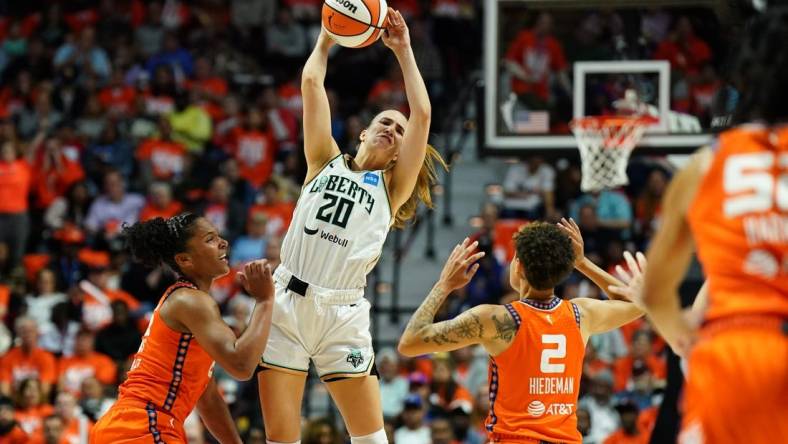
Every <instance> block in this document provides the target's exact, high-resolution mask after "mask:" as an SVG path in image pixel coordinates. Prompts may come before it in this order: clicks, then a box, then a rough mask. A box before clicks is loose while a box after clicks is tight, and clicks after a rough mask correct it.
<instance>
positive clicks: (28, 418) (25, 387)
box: [14, 378, 54, 437]
mask: <svg viewBox="0 0 788 444" xmlns="http://www.w3.org/2000/svg"><path fill="white" fill-rule="evenodd" d="M45 399H46V396H45V395H44V394H43V393H42V391H41V383H40V382H39V381H38V379H35V378H29V379H25V380H23V381H22V383H21V384H20V385H19V392H18V393H17V396H16V412H15V413H14V419H16V421H17V422H18V423H19V427H21V428H22V430H24V432H25V433H27V435H28V436H30V437H33V436H35V435H37V434H39V433H41V431H42V429H43V422H44V418H46V417H47V416H49V415H51V414H52V413H53V412H54V409H53V408H52V406H51V405H49V404H47V403H46V402H45V401H44V400H45Z"/></svg>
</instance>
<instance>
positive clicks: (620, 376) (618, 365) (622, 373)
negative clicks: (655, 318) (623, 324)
mask: <svg viewBox="0 0 788 444" xmlns="http://www.w3.org/2000/svg"><path fill="white" fill-rule="evenodd" d="M636 364H644V365H645V366H646V367H647V368H648V369H649V371H650V372H651V375H652V376H653V377H654V379H655V381H656V384H657V385H660V384H661V383H663V382H664V381H665V377H666V375H667V365H666V363H665V359H664V358H660V357H658V356H655V355H654V353H653V346H652V343H651V335H650V334H649V332H646V331H638V332H636V333H635V334H634V336H633V337H632V349H631V351H630V355H629V356H627V357H624V358H619V359H618V360H616V362H615V364H614V371H615V386H614V387H615V391H617V392H620V391H623V390H626V389H627V388H628V387H629V386H630V384H631V383H632V382H633V381H632V377H633V374H632V370H633V368H634V367H635V366H636Z"/></svg>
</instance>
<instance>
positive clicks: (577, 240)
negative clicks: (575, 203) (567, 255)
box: [558, 218, 628, 301]
mask: <svg viewBox="0 0 788 444" xmlns="http://www.w3.org/2000/svg"><path fill="white" fill-rule="evenodd" d="M558 227H559V228H561V229H562V230H563V231H564V232H565V233H566V234H567V235H568V236H569V238H570V239H572V249H573V250H574V252H575V268H576V269H577V271H579V272H581V273H583V275H584V276H585V277H587V278H589V279H591V281H592V282H593V283H594V284H596V286H597V287H599V288H601V289H602V291H604V292H605V293H607V294H608V296H609V297H610V298H611V299H621V300H625V301H626V300H628V299H627V298H626V297H624V296H622V295H621V294H617V293H612V292H609V291H608V288H609V287H610V286H611V285H613V286H617V287H624V286H625V284H624V283H623V282H621V281H620V280H618V279H616V278H615V277H614V276H613V275H611V274H610V273H608V272H606V271H605V270H603V269H601V268H599V267H598V266H597V265H596V264H595V263H593V262H591V260H590V259H588V258H587V257H585V254H584V250H583V248H584V243H583V235H582V234H581V233H580V227H578V226H577V224H576V223H575V221H574V219H572V218H570V219H569V220H567V219H564V218H561V222H559V223H558Z"/></svg>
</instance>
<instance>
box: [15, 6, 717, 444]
mask: <svg viewBox="0 0 788 444" xmlns="http://www.w3.org/2000/svg"><path fill="white" fill-rule="evenodd" d="M321 4H322V2H321V1H320V0H279V1H274V0H195V1H190V2H185V1H177V0H166V1H156V0H152V1H143V0H103V1H92V0H71V1H67V2H66V1H54V0H50V1H46V0H30V1H27V2H15V1H13V2H0V14H1V15H0V79H2V82H1V85H2V87H0V319H2V323H0V443H5V442H14V441H10V440H11V439H12V438H13V436H16V434H18V433H20V432H21V433H23V434H24V436H29V437H30V438H29V439H30V442H47V443H61V442H62V443H83V442H87V441H86V436H87V431H88V430H89V428H90V427H91V424H92V422H93V421H95V420H96V418H98V417H99V416H100V415H101V414H102V413H103V412H104V411H106V410H107V409H108V408H109V406H110V405H111V403H112V402H113V400H114V396H115V395H116V393H117V387H118V385H119V384H120V383H121V382H122V381H123V380H124V377H125V373H126V370H127V368H128V365H129V364H130V362H131V359H130V357H131V355H132V354H133V353H134V352H136V350H137V348H138V346H139V342H140V338H141V335H142V334H143V333H144V331H145V328H146V326H147V320H148V318H149V316H150V313H151V310H152V309H153V308H154V307H155V305H156V303H157V302H158V298H159V297H160V296H161V294H162V292H163V290H164V289H165V288H166V287H167V286H168V285H169V284H170V283H171V282H172V281H173V276H172V275H171V274H170V273H169V272H168V271H166V270H150V269H145V268H143V267H142V266H140V265H138V264H135V263H133V262H132V261H131V260H130V258H129V257H128V254H127V252H125V251H124V244H123V239H122V238H121V236H120V232H121V228H122V227H123V225H124V224H131V223H134V222H135V221H138V220H147V219H150V218H154V217H158V216H162V217H169V216H172V215H175V214H178V213H179V212H181V211H194V212H198V213H200V214H203V215H205V217H207V218H208V219H209V220H210V221H211V222H212V223H213V224H214V225H216V226H217V227H218V228H219V230H220V231H221V233H222V235H223V236H224V237H226V238H227V239H228V240H230V241H231V243H232V248H231V250H230V252H231V253H230V255H231V256H230V261H231V265H233V266H238V265H239V264H243V263H244V262H245V261H248V260H250V259H256V258H260V257H266V258H268V259H269V260H270V261H272V262H274V263H277V261H278V257H279V248H280V245H281V237H282V236H283V234H284V232H285V230H286V229H287V227H288V224H289V222H290V217H291V214H292V210H293V208H294V205H295V201H296V199H297V198H298V194H299V192H300V185H301V183H302V180H303V177H304V174H305V167H304V165H305V163H304V159H303V154H302V145H301V133H300V121H301V112H302V110H301V99H300V92H299V90H300V82H299V69H300V67H301V66H302V64H303V62H304V60H305V58H306V56H307V55H308V53H309V51H310V50H311V45H312V42H313V41H314V40H315V37H316V35H317V33H318V32H319V17H320V8H321ZM391 4H392V6H394V7H396V8H398V9H399V10H400V11H401V12H402V13H403V15H404V16H405V17H406V19H407V20H408V24H409V26H410V30H411V37H412V41H413V47H414V51H415V53H416V59H417V61H418V63H419V66H420V69H421V72H422V74H423V76H424V78H425V80H426V83H427V85H428V88H429V91H430V95H431V98H432V102H433V110H434V112H435V114H436V116H440V115H441V114H440V113H441V112H443V110H445V109H446V108H447V106H449V104H450V103H451V100H452V98H453V97H454V96H455V94H456V92H457V90H458V89H459V88H460V86H461V83H462V82H463V80H464V79H467V78H468V76H469V75H470V73H471V72H472V71H474V70H477V69H478V68H479V66H480V65H479V63H480V47H481V31H480V22H481V6H482V2H480V1H473V0H396V1H392V2H391ZM540 17H542V18H540ZM543 17H544V16H542V15H534V20H537V21H540V22H539V23H542V22H541V20H547V19H545V18H543ZM643 17H644V20H645V17H646V16H643ZM608 20H612V19H611V18H609V17H608ZM614 22H615V21H613V22H611V23H614ZM684 23H685V22H684V21H683V19H681V18H678V17H662V18H661V20H660V21H657V23H656V24H654V26H655V27H656V28H657V29H656V31H660V32H661V34H660V33H657V34H655V35H654V37H653V39H654V40H653V42H654V45H655V47H663V46H665V47H666V49H663V50H662V53H664V54H668V56H669V57H672V58H671V61H672V62H674V60H673V59H674V58H675V59H676V60H675V62H674V63H676V64H677V66H676V69H687V70H688V75H689V74H693V75H703V73H704V72H705V71H706V67H707V66H708V65H706V64H703V63H701V62H700V61H699V60H698V59H697V58H694V57H691V58H690V59H689V61H688V59H687V58H686V57H685V56H686V55H687V54H686V53H685V52H682V51H684V50H683V49H680V48H678V49H677V46H676V45H677V44H678V43H676V42H677V41H676V39H673V38H672V37H671V36H673V35H675V32H683V31H681V30H685V29H686V28H687V26H688V25H686V24H684ZM657 25H659V26H657ZM644 26H645V25H644ZM674 31H675V32H674ZM606 35H607V34H606ZM611 35H612V34H611ZM671 39H672V40H671ZM681 41H682V42H683V41H684V40H683V39H682V40H681ZM661 42H666V43H664V44H663V43H661ZM671 42H673V43H671ZM701 43H702V42H701ZM671 45H672V46H671ZM699 47H700V44H699ZM670 48H673V49H670ZM657 52H658V53H659V50H657ZM671 54H672V55H671ZM655 57H656V56H655ZM696 62H697V63H698V66H694V65H693V66H684V65H686V64H687V63H689V64H695V63H696ZM682 66H684V68H682ZM327 84H328V85H329V87H330V89H329V96H330V100H331V106H332V128H333V134H334V137H335V138H336V139H337V141H338V142H339V145H340V147H342V149H343V150H345V151H347V152H349V153H352V152H353V151H354V146H355V143H356V141H357V138H358V134H359V132H360V131H361V130H362V129H363V126H364V125H365V124H366V122H368V121H369V119H370V118H371V116H373V115H374V114H375V113H376V112H377V111H379V110H381V109H386V108H397V109H402V110H404V111H407V103H406V97H405V94H404V86H403V83H402V79H401V75H400V73H399V69H398V67H397V65H396V63H395V60H394V58H393V57H392V56H391V55H390V54H389V53H388V50H387V49H386V48H385V47H383V45H374V46H373V47H371V48H367V49H364V50H357V51H353V50H341V49H338V48H337V49H336V50H335V53H334V55H333V56H332V58H331V61H330V64H329V73H328V79H327ZM433 122H439V119H438V118H434V119H433ZM433 130H434V131H435V132H440V131H441V130H442V129H441V128H440V127H439V125H438V124H435V125H434V128H433ZM631 168H633V169H634V171H635V174H630V177H632V178H633V180H632V184H631V185H630V186H629V187H627V188H626V189H621V190H615V191H603V192H601V193H596V194H582V193H580V189H579V180H580V171H579V166H578V164H577V162H576V161H567V160H561V161H547V160H545V159H543V158H541V157H533V156H532V157H529V158H528V159H526V160H525V161H523V162H517V163H512V164H511V165H510V166H509V169H508V171H507V173H506V176H505V178H504V180H503V181H502V182H501V183H498V184H489V185H487V188H486V192H487V196H488V199H487V201H486V202H484V203H483V205H482V206H481V208H480V212H479V216H478V217H477V218H474V219H472V220H471V224H470V227H469V228H468V229H469V230H477V231H476V233H475V234H474V236H475V237H476V238H478V239H479V240H480V242H481V247H482V248H483V249H486V250H487V251H489V252H490V253H491V254H489V255H488V256H487V257H486V258H485V259H484V263H483V266H482V268H481V269H480V271H479V273H478V274H477V275H476V276H475V277H474V279H473V281H472V282H471V284H470V285H469V286H468V287H467V288H466V289H464V290H462V291H459V292H457V293H456V294H455V295H453V296H452V297H451V298H450V300H449V302H448V303H447V304H446V305H445V307H444V308H443V311H442V312H441V314H440V316H441V317H444V318H445V317H451V316H453V315H455V314H457V313H458V312H459V311H461V310H464V309H466V308H467V307H470V306H472V305H475V304H479V303H498V302H502V301H507V302H508V301H511V300H513V299H515V298H516V295H514V294H513V293H512V290H511V289H510V288H509V287H508V277H507V276H508V271H507V267H508V263H509V261H510V260H511V257H512V254H513V252H512V250H511V247H510V245H509V244H510V239H511V234H512V233H513V232H514V230H516V229H517V227H519V226H520V225H521V224H522V223H524V222H526V221H527V220H531V219H535V218H546V219H548V220H557V219H558V218H559V217H560V216H571V217H573V218H575V220H577V221H578V223H579V225H580V227H581V229H582V230H583V234H584V236H585V246H586V254H587V255H588V256H589V257H591V258H592V259H593V260H594V261H595V262H597V263H598V264H600V265H602V266H603V267H605V268H606V269H608V270H613V268H614V267H615V265H616V264H618V263H620V262H621V259H622V252H623V251H624V250H625V249H629V250H634V249H640V250H642V249H644V248H645V246H646V245H647V243H648V241H649V239H650V236H651V234H652V233H653V231H654V227H655V226H656V224H657V223H658V221H659V202H660V199H661V196H662V193H663V192H664V189H665V186H666V183H667V181H668V180H669V176H670V174H671V170H670V168H669V167H667V166H665V164H662V163H661V162H658V161H653V162H652V161H649V162H643V163H639V164H634V165H633V166H632V167H631ZM459 180H461V178H460V179H459ZM233 275H234V274H233V273H231V274H230V275H228V276H227V277H225V278H222V279H220V280H218V281H217V282H216V283H215V285H214V287H213V289H212V294H213V296H214V298H215V299H216V301H217V303H218V304H219V305H220V307H221V309H222V313H223V314H224V315H225V318H226V320H227V322H228V323H229V324H230V325H231V326H233V328H235V329H236V330H237V331H242V330H243V329H244V328H245V325H246V321H247V319H248V315H249V311H250V305H251V300H250V298H248V297H247V296H246V295H244V294H243V292H242V290H241V289H240V288H239V286H238V285H237V283H236V282H234V280H233V278H232V276H233ZM431 284H432V282H425V283H424V285H425V289H426V288H427V287H428V286H429V285H431ZM558 292H559V295H560V296H563V297H565V298H572V297H577V296H586V297H598V298H604V297H605V296H604V294H602V293H601V292H600V290H599V289H597V288H595V287H594V286H593V284H591V283H590V282H589V281H587V280H585V279H582V278H581V277H580V276H573V277H572V278H571V279H570V280H569V281H568V282H567V283H566V284H565V285H563V286H562V287H561V288H559V289H558ZM664 350H665V347H664V344H663V343H662V342H661V341H660V340H659V339H658V338H657V337H656V335H655V334H654V332H653V330H652V329H651V328H650V326H649V325H648V324H647V323H646V322H645V321H638V322H635V323H633V324H631V325H629V326H627V327H626V328H624V329H621V330H619V331H613V332H610V333H607V334H604V335H600V336H598V337H595V338H593V339H592V340H591V341H590V343H589V346H588V352H587V357H586V365H585V369H584V378H583V382H582V396H581V401H580V405H579V406H577V409H578V410H577V412H578V418H579V427H580V429H581V431H582V432H583V435H584V437H585V439H586V441H585V442H588V443H598V444H602V443H608V444H614V443H625V442H626V443H630V442H647V438H648V435H649V434H650V432H651V429H652V428H653V424H654V419H655V411H656V406H657V405H659V402H660V393H661V390H662V387H663V386H664V383H665V377H666V364H665V358H664ZM378 369H379V372H380V376H381V391H382V395H383V396H382V399H383V410H384V413H385V416H386V427H387V431H389V432H390V442H396V443H398V444H422V443H425V444H426V443H430V442H432V443H434V444H442V443H468V444H475V443H482V442H484V427H483V421H484V418H485V416H486V412H487V409H488V407H489V399H488V391H487V381H486V378H487V356H486V355H485V354H484V352H483V350H481V349H465V350H458V351H456V352H453V353H451V354H444V355H435V356H431V357H421V358H417V359H404V358H403V357H401V356H398V354H397V353H396V352H395V351H394V350H393V349H392V348H387V347H383V346H381V347H379V350H378ZM216 375H217V378H218V379H219V381H220V386H221V387H222V389H223V392H224V396H225V399H226V401H227V403H228V404H229V405H230V407H231V411H232V413H233V415H234V417H235V418H236V420H237V425H238V428H239V430H240V431H241V432H242V436H243V437H244V442H246V443H263V442H265V437H264V432H263V430H262V419H261V414H260V410H259V406H258V401H257V388H256V383H255V381H254V380H253V381H250V382H246V383H238V382H236V381H233V380H232V379H231V378H230V377H229V376H227V375H226V374H224V373H223V372H222V371H221V369H217V371H216ZM324 415H328V416H326V417H323V416H324ZM337 418H338V417H337V416H336V415H335V414H333V412H331V411H324V412H319V414H315V413H314V412H312V411H305V419H304V439H303V442H304V443H307V444H309V443H326V444H331V443H339V442H344V441H346V436H345V433H344V431H343V428H342V426H341V424H340V423H339V422H338V421H337ZM187 428H188V430H189V436H190V442H193V443H201V442H205V441H206V440H209V441H210V438H209V437H208V436H207V434H206V433H205V432H204V431H203V429H202V427H201V425H200V423H199V420H198V419H197V418H192V420H190V422H189V424H188V427H187ZM20 436H22V435H20ZM22 442H24V441H22Z"/></svg>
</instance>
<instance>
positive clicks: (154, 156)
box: [135, 117, 189, 183]
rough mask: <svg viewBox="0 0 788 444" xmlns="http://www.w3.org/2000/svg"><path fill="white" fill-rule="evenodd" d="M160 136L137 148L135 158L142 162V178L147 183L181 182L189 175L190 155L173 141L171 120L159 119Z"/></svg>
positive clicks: (178, 143)
mask: <svg viewBox="0 0 788 444" xmlns="http://www.w3.org/2000/svg"><path fill="white" fill-rule="evenodd" d="M158 128H159V134H158V136H157V137H152V138H149V139H146V140H145V141H143V142H142V143H141V144H140V146H139V147H138V148H137V152H136V154H135V157H136V158H137V159H138V160H139V161H140V166H141V167H142V176H143V178H144V179H145V180H146V181H150V180H154V179H155V180H166V181H172V182H175V183H177V182H180V180H181V179H182V178H183V176H184V175H186V174H188V168H187V167H188V164H189V162H188V158H187V157H188V155H187V151H186V147H185V146H184V145H183V144H182V143H180V142H176V141H175V140H173V139H172V126H171V125H170V122H169V120H167V119H166V118H164V117H160V118H159V122H158Z"/></svg>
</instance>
